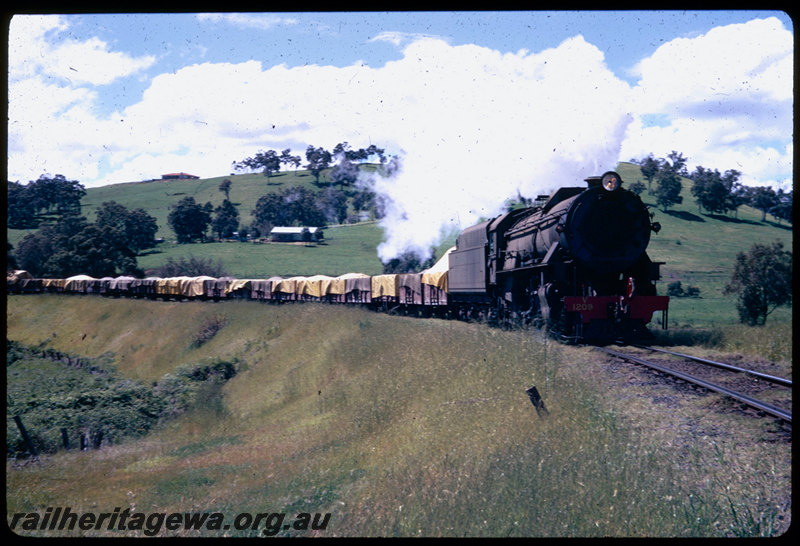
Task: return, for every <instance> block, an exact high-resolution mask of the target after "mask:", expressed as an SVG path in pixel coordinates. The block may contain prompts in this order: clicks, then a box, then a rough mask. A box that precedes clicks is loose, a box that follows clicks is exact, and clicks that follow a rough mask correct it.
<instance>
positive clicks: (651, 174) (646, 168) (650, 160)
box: [639, 154, 661, 192]
mask: <svg viewBox="0 0 800 546" xmlns="http://www.w3.org/2000/svg"><path fill="white" fill-rule="evenodd" d="M639 169H640V170H641V171H642V176H644V178H645V180H647V191H648V192H652V182H653V179H654V178H655V177H656V175H657V174H658V171H659V170H660V169H661V164H660V163H659V160H657V159H655V158H654V157H653V154H650V155H648V156H647V157H646V158H645V159H644V160H643V161H642V163H641V166H640V167H639Z"/></svg>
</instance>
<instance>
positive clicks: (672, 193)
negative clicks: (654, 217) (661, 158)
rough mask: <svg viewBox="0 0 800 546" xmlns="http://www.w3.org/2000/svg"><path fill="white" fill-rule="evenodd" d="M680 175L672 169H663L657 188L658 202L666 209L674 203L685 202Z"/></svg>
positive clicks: (662, 208)
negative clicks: (682, 195)
mask: <svg viewBox="0 0 800 546" xmlns="http://www.w3.org/2000/svg"><path fill="white" fill-rule="evenodd" d="M680 193H681V180H680V177H679V176H678V175H677V174H675V173H674V172H672V171H670V170H666V171H661V173H659V175H658V187H657V188H656V204H657V205H658V206H660V207H661V210H663V211H665V212H666V210H667V209H668V208H670V207H671V206H673V205H677V204H680V203H682V202H683V197H681V195H680Z"/></svg>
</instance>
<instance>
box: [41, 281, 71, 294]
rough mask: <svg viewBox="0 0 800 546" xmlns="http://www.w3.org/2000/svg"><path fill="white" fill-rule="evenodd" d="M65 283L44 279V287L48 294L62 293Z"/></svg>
mask: <svg viewBox="0 0 800 546" xmlns="http://www.w3.org/2000/svg"><path fill="white" fill-rule="evenodd" d="M65 283H66V281H65V280H64V279H42V287H43V288H44V289H45V290H47V291H48V292H61V291H62V290H64V284H65Z"/></svg>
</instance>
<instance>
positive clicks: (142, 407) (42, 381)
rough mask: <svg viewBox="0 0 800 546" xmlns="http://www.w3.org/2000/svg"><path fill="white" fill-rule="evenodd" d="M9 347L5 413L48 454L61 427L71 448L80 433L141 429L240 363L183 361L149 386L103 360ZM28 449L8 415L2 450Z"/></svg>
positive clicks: (58, 443)
mask: <svg viewBox="0 0 800 546" xmlns="http://www.w3.org/2000/svg"><path fill="white" fill-rule="evenodd" d="M6 347H7V349H6V354H7V357H6V362H7V368H6V374H7V379H8V387H7V396H6V400H7V407H6V410H7V414H8V415H10V416H13V415H20V417H21V419H22V422H23V424H24V425H25V427H26V429H27V431H28V434H29V435H30V436H31V438H32V439H33V442H34V444H35V446H36V448H37V449H38V450H39V451H41V452H45V453H52V452H54V451H56V450H58V449H60V448H61V447H62V440H61V432H60V429H61V428H62V427H63V428H66V429H67V432H68V435H69V438H70V443H71V445H72V446H73V447H74V446H77V445H78V437H79V435H80V434H83V433H85V432H89V433H91V434H96V433H98V432H100V433H102V435H103V438H104V439H105V440H106V441H111V442H118V441H120V440H121V439H123V438H125V437H133V436H140V435H143V434H146V433H147V432H148V431H150V430H151V429H152V428H153V427H154V426H156V425H158V424H159V423H160V422H162V421H164V420H166V419H168V418H171V417H174V416H176V415H178V414H180V413H183V412H184V411H186V410H188V409H189V408H191V407H192V406H193V405H194V404H196V403H198V402H199V401H200V399H202V398H203V397H205V396H206V395H207V394H208V393H209V392H212V391H214V392H215V390H214V389H215V387H217V386H218V385H220V384H222V383H224V382H225V381H227V380H228V379H230V378H231V377H233V376H234V375H236V371H237V367H238V363H237V362H235V361H234V362H228V361H214V362H210V363H203V364H196V365H187V366H181V367H179V368H177V369H176V370H175V373H174V374H167V375H165V376H164V377H162V378H161V380H159V381H158V382H157V383H156V384H155V385H153V386H147V385H145V384H143V383H141V382H139V381H133V380H130V379H125V378H123V377H121V376H120V375H119V374H118V373H117V372H116V371H115V370H114V369H113V367H111V366H108V365H105V366H101V365H98V364H96V363H94V364H92V365H90V366H84V367H82V368H76V367H72V366H69V365H68V364H66V363H64V362H62V361H53V360H50V359H47V358H42V357H41V356H40V353H41V352H40V351H36V350H33V349H31V348H29V347H26V346H24V345H22V344H20V343H17V342H13V341H8V340H7V341H6ZM60 356H61V355H60ZM84 360H85V359H84ZM203 402H205V400H203ZM25 450H26V448H25V447H24V443H23V441H22V438H21V436H20V433H19V431H18V430H17V428H16V426H15V424H14V422H13V421H12V420H11V419H7V423H6V454H7V455H9V456H10V455H14V454H16V453H21V452H24V451H25Z"/></svg>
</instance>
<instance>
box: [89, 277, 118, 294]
mask: <svg viewBox="0 0 800 546" xmlns="http://www.w3.org/2000/svg"><path fill="white" fill-rule="evenodd" d="M113 280H114V277H102V278H99V279H97V280H96V281H95V282H94V290H95V291H97V292H100V293H101V294H105V293H106V292H108V287H109V285H110V284H111V281H113Z"/></svg>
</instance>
